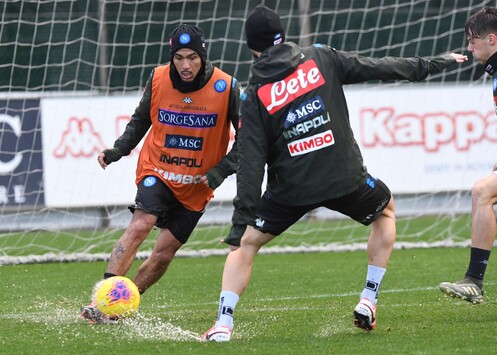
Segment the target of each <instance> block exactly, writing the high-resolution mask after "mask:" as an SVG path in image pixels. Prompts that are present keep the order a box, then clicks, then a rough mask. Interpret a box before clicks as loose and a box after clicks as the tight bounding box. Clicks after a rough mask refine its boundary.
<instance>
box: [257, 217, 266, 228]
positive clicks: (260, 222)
mask: <svg viewBox="0 0 497 355" xmlns="http://www.w3.org/2000/svg"><path fill="white" fill-rule="evenodd" d="M264 223H266V221H265V220H263V219H262V218H256V220H255V225H256V226H257V227H259V228H263V227H264Z"/></svg>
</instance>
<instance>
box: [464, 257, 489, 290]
mask: <svg viewBox="0 0 497 355" xmlns="http://www.w3.org/2000/svg"><path fill="white" fill-rule="evenodd" d="M489 257H490V250H485V249H478V248H471V256H470V259H469V266H468V271H467V272H466V276H468V277H471V278H472V279H476V280H479V281H480V283H483V277H484V276H485V270H486V268H487V264H488V259H489Z"/></svg>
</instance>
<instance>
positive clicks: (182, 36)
mask: <svg viewBox="0 0 497 355" xmlns="http://www.w3.org/2000/svg"><path fill="white" fill-rule="evenodd" d="M169 46H170V47H171V62H172V59H173V56H174V53H176V52H177V51H179V50H180V49H181V48H190V49H193V50H194V51H195V52H197V54H198V55H199V56H200V58H201V59H202V62H203V63H204V64H205V62H206V61H207V50H206V49H205V37H204V31H202V29H201V28H200V27H197V26H193V25H186V24H183V25H179V26H177V27H176V28H175V29H174V30H173V32H171V37H170V38H169Z"/></svg>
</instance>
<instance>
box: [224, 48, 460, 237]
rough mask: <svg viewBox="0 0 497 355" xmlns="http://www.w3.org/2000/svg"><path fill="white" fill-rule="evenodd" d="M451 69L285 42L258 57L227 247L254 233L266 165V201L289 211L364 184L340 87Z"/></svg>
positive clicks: (246, 101)
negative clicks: (247, 230)
mask: <svg viewBox="0 0 497 355" xmlns="http://www.w3.org/2000/svg"><path fill="white" fill-rule="evenodd" d="M455 62H456V60H455V59H453V58H452V56H450V55H449V54H447V55H443V56H440V57H435V58H431V59H423V58H394V57H385V58H366V57H361V56H358V55H354V54H351V53H347V52H341V51H337V50H335V49H333V48H331V47H328V46H322V45H315V46H312V47H308V48H300V47H299V46H297V45H296V44H294V43H291V42H287V43H283V44H281V45H277V46H273V47H269V48H268V49H267V50H265V51H264V52H263V53H262V55H261V56H260V57H259V58H258V59H257V60H255V62H254V63H253V65H252V67H251V78H250V80H249V85H248V87H247V88H246V89H245V92H244V94H243V95H242V102H241V112H240V113H241V115H240V116H241V117H240V119H241V125H240V129H239V132H238V133H239V138H238V154H239V157H238V162H239V170H238V172H237V196H236V197H235V200H234V207H235V211H234V214H233V218H232V222H233V228H232V231H231V232H230V236H229V237H228V238H227V239H226V242H228V243H230V244H233V245H238V243H239V239H240V237H241V234H242V233H243V231H244V230H245V227H246V226H247V225H255V217H254V216H255V210H256V207H257V203H258V201H259V198H260V196H261V184H262V182H263V177H264V167H265V165H266V164H267V171H268V181H267V186H266V194H269V196H270V198H271V199H273V200H274V201H276V202H278V203H280V204H285V205H290V206H297V205H299V206H302V205H309V204H314V203H319V202H322V201H325V200H328V199H332V198H337V197H340V196H343V195H345V194H348V193H350V192H352V191H354V190H355V189H356V188H357V187H358V186H359V185H360V184H361V183H363V181H364V177H365V174H366V167H365V166H364V165H363V159H362V155H361V152H360V150H359V146H358V145H357V142H356V140H355V138H354V134H353V132H352V129H351V127H350V122H349V113H348V108H347V102H346V99H345V95H344V92H343V88H342V86H343V85H345V84H354V83H360V82H365V81H368V80H409V81H417V80H422V79H424V78H426V76H428V75H429V74H433V73H437V72H440V71H441V70H442V69H444V68H445V67H447V66H448V65H450V64H453V63H455ZM313 68H314V69H313ZM315 68H317V69H315ZM309 89H310V91H308V92H306V90H309ZM273 104H274V105H273Z"/></svg>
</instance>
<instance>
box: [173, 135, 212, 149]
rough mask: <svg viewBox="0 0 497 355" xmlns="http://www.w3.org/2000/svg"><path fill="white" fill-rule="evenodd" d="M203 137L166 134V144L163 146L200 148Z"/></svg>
mask: <svg viewBox="0 0 497 355" xmlns="http://www.w3.org/2000/svg"><path fill="white" fill-rule="evenodd" d="M203 143H204V138H203V137H189V136H180V135H176V134H166V144H165V145H164V147H167V148H177V149H185V150H202V145H203Z"/></svg>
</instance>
